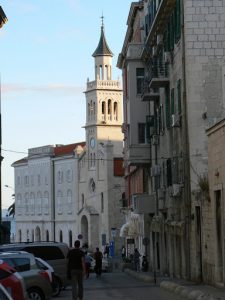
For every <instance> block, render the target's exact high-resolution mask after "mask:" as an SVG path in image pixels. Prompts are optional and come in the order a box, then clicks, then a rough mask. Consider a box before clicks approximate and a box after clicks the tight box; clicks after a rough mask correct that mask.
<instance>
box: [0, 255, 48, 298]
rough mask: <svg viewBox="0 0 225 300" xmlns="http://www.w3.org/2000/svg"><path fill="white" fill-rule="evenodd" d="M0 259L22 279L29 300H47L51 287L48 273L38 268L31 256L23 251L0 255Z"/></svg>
mask: <svg viewBox="0 0 225 300" xmlns="http://www.w3.org/2000/svg"><path fill="white" fill-rule="evenodd" d="M0 259H1V260H3V261H4V262H6V263H7V264H8V265H10V266H11V267H13V268H14V269H15V270H17V271H18V272H19V273H20V275H21V276H22V277H23V279H24V282H25V287H26V290H27V294H28V298H29V299H30V300H48V299H50V298H51V296H52V286H51V282H50V280H49V276H48V273H47V272H46V271H45V270H41V269H39V268H38V266H37V264H36V261H35V257H34V255H33V254H31V253H28V252H25V251H11V252H2V253H0Z"/></svg>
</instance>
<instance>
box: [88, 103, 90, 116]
mask: <svg viewBox="0 0 225 300" xmlns="http://www.w3.org/2000/svg"><path fill="white" fill-rule="evenodd" d="M90 114H91V108H90V103H88V119H89V118H90Z"/></svg>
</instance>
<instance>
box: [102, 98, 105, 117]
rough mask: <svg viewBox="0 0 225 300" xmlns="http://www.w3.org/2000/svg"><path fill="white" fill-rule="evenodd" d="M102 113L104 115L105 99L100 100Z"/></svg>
mask: <svg viewBox="0 0 225 300" xmlns="http://www.w3.org/2000/svg"><path fill="white" fill-rule="evenodd" d="M102 114H103V115H105V101H102Z"/></svg>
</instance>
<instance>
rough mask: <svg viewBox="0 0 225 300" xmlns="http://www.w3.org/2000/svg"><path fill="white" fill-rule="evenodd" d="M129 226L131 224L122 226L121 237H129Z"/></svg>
mask: <svg viewBox="0 0 225 300" xmlns="http://www.w3.org/2000/svg"><path fill="white" fill-rule="evenodd" d="M129 225H130V224H129V222H127V223H125V224H123V225H122V227H121V228H120V237H126V236H128V231H129Z"/></svg>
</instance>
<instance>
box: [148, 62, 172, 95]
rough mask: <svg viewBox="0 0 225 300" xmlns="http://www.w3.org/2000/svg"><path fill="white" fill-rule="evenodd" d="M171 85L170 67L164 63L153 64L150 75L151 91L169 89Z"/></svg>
mask: <svg viewBox="0 0 225 300" xmlns="http://www.w3.org/2000/svg"><path fill="white" fill-rule="evenodd" d="M168 85H169V65H168V64H165V63H164V62H162V61H157V62H155V63H154V64H153V66H152V69H151V74H150V83H149V88H150V89H156V88H161V87H167V86H168Z"/></svg>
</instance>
